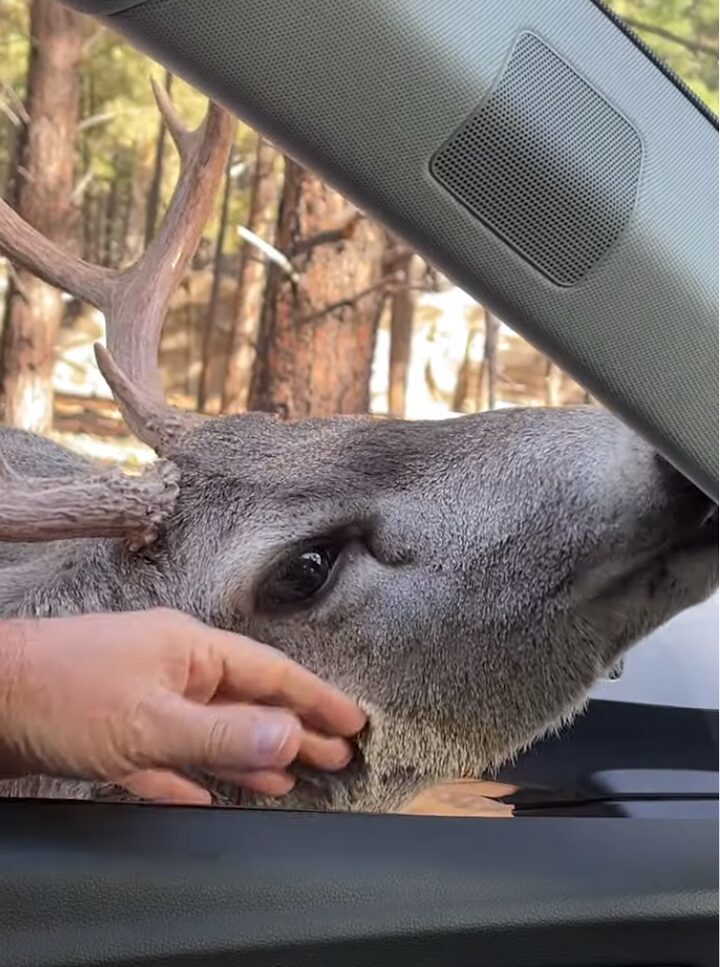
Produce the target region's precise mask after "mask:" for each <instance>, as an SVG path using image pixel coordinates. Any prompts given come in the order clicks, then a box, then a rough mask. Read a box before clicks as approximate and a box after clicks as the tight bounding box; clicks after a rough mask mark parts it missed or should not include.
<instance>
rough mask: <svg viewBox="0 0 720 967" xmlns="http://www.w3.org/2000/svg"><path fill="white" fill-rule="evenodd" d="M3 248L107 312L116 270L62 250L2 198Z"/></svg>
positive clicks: (22, 263)
mask: <svg viewBox="0 0 720 967" xmlns="http://www.w3.org/2000/svg"><path fill="white" fill-rule="evenodd" d="M0 251H2V252H4V253H5V254H6V255H7V257H8V258H9V259H10V260H11V261H12V262H14V263H16V264H17V265H20V266H22V268H24V269H27V271H28V272H32V273H33V275H37V276H38V277H39V278H41V279H42V280H43V281H44V282H47V283H48V284H49V285H54V286H56V287H57V288H58V289H64V290H65V292H70V293H71V294H72V295H74V296H77V298H78V299H83V300H84V301H85V302H89V303H90V304H91V305H93V306H95V307H96V308H98V309H100V310H101V311H103V312H104V311H105V306H106V305H107V303H108V300H109V296H110V286H111V283H112V280H113V277H114V275H115V273H114V272H113V271H112V270H110V269H104V268H101V267H100V266H99V265H91V264H90V263H89V262H85V261H83V259H78V258H75V256H73V255H69V254H68V253H67V252H63V250H62V249H61V248H59V247H58V246H57V245H56V244H55V243H54V242H51V241H50V239H47V238H45V236H44V235H41V234H40V232H38V231H36V229H34V228H33V227H32V225H30V224H28V222H26V221H25V220H24V219H22V218H21V217H20V216H19V215H18V214H17V212H15V211H14V210H13V209H12V208H11V207H10V206H9V205H8V203H7V202H6V201H3V200H2V199H0Z"/></svg>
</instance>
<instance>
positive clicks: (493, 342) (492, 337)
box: [485, 312, 500, 410]
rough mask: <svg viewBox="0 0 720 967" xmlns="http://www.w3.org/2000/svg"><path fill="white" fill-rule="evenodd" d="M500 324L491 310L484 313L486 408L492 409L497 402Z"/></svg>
mask: <svg viewBox="0 0 720 967" xmlns="http://www.w3.org/2000/svg"><path fill="white" fill-rule="evenodd" d="M499 328H500V324H499V322H498V320H497V319H496V318H495V316H494V315H493V314H492V313H491V312H486V313H485V377H486V383H487V408H488V409H489V410H494V409H495V405H496V403H497V337H498V329H499Z"/></svg>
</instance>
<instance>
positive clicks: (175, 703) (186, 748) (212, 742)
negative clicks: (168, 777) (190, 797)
mask: <svg viewBox="0 0 720 967" xmlns="http://www.w3.org/2000/svg"><path fill="white" fill-rule="evenodd" d="M153 711H154V716H153V717H154V719H155V730H154V731H155V741H154V744H153V748H152V749H147V753H148V758H149V759H152V762H148V766H151V767H152V766H156V767H161V768H163V767H164V768H170V769H173V768H175V769H190V768H195V769H201V770H202V771H204V772H218V771H226V772H227V771H228V770H231V771H233V772H238V771H239V772H245V771H255V770H256V769H268V768H269V769H282V768H284V767H285V766H287V765H289V764H290V763H291V762H292V761H293V759H294V758H295V757H296V756H297V754H298V752H299V750H300V741H301V738H302V726H301V725H300V721H299V719H297V718H296V717H295V716H294V715H292V714H291V713H290V712H286V711H284V710H279V709H269V708H262V707H259V706H256V705H240V704H227V705H221V704H217V705H216V704H213V705H200V704H197V703H196V702H191V701H188V700H187V699H185V698H182V697H181V696H179V695H175V694H168V695H166V696H164V697H163V698H162V699H161V700H160V701H158V702H157V704H156V705H155V708H154V710H153Z"/></svg>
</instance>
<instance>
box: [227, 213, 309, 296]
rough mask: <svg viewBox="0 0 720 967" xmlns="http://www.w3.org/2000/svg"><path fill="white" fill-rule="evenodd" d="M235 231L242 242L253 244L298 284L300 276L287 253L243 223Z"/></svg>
mask: <svg viewBox="0 0 720 967" xmlns="http://www.w3.org/2000/svg"><path fill="white" fill-rule="evenodd" d="M236 231H237V233H238V235H239V236H240V238H241V239H242V240H243V241H244V242H248V243H249V244H250V245H254V246H255V248H256V249H258V250H259V251H260V252H262V253H263V255H264V256H265V258H267V259H269V261H271V262H274V263H275V265H277V266H278V267H279V268H281V269H282V270H283V272H284V273H285V274H286V275H287V276H288V277H289V278H290V279H291V280H292V281H293V282H294V283H295V285H299V284H300V276H299V275H298V273H297V271H296V269H295V267H294V266H293V264H292V262H291V261H290V259H289V258H288V257H287V255H284V254H283V253H282V252H281V251H280V250H279V249H276V248H275V246H274V245H271V244H270V243H269V242H266V241H265V239H264V238H260V236H259V235H256V234H255V232H253V231H251V230H250V229H249V228H246V227H245V226H244V225H238V226H237V228H236Z"/></svg>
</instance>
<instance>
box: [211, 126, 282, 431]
mask: <svg viewBox="0 0 720 967" xmlns="http://www.w3.org/2000/svg"><path fill="white" fill-rule="evenodd" d="M276 160H277V152H276V150H275V149H274V148H273V146H272V145H271V144H269V143H268V142H267V141H265V139H264V138H262V137H261V136H260V135H257V136H256V142H255V154H254V158H253V163H252V170H251V172H250V195H249V200H248V211H247V216H246V218H245V228H246V229H248V230H249V231H250V232H252V233H253V234H254V235H255V236H257V237H258V238H260V239H263V240H264V241H266V242H270V243H272V240H273V223H274V221H275V215H276V207H277V194H278V190H277V186H278V178H277V176H276V171H275V168H276V164H275V162H276ZM264 282H265V258H264V256H263V255H262V254H261V253H260V252H258V251H257V249H256V248H255V246H254V245H252V244H251V243H249V242H245V244H244V245H243V246H242V248H241V249H240V259H239V265H238V275H237V289H236V290H235V300H234V303H233V309H232V318H231V320H230V327H229V332H228V346H227V350H226V363H225V376H224V380H223V387H222V404H221V407H222V411H223V413H238V412H240V411H242V410H244V409H245V408H246V406H247V401H248V395H249V392H250V379H251V375H252V365H253V361H254V359H255V342H256V339H257V332H258V325H259V322H260V307H261V301H262V294H263V283H264Z"/></svg>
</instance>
